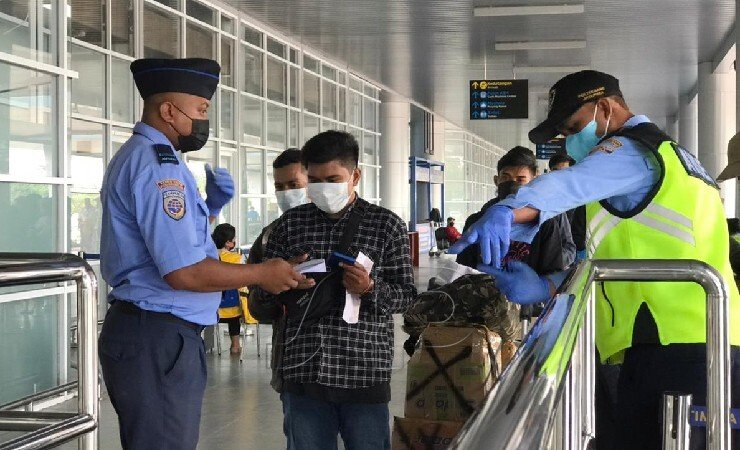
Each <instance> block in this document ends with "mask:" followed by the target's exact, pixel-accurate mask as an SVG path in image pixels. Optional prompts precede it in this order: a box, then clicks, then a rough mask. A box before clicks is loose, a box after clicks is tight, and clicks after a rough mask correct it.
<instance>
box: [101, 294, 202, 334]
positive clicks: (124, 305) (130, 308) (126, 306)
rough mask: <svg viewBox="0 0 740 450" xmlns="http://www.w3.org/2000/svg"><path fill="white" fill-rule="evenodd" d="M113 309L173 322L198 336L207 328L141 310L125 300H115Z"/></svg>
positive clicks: (169, 315) (160, 313) (175, 317)
mask: <svg viewBox="0 0 740 450" xmlns="http://www.w3.org/2000/svg"><path fill="white" fill-rule="evenodd" d="M113 308H117V309H118V310H119V311H121V312H122V313H124V314H127V315H130V316H136V317H141V316H142V315H143V314H146V317H151V318H153V319H156V320H164V321H166V322H172V323H175V324H177V325H182V326H184V327H187V328H190V329H191V330H193V331H195V332H196V333H198V334H200V332H201V331H203V328H205V327H204V326H202V325H198V324H197V323H193V322H188V321H187V320H185V319H181V318H179V317H177V316H175V315H172V314H170V313H163V312H156V311H147V310H144V309H141V308H139V307H138V306H136V305H134V304H133V303H131V302H127V301H125V300H115V301H114V302H113V304H112V305H111V309H113Z"/></svg>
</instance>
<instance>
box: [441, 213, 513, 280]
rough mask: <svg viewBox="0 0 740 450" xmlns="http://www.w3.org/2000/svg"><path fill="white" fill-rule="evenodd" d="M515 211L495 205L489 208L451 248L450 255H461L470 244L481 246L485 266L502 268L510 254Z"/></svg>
mask: <svg viewBox="0 0 740 450" xmlns="http://www.w3.org/2000/svg"><path fill="white" fill-rule="evenodd" d="M513 222H514V211H513V210H512V209H511V208H509V207H508V206H498V205H494V206H491V207H490V208H488V210H487V211H486V212H485V213H484V214H483V217H481V218H480V220H478V221H477V222H475V223H474V224H473V226H471V227H470V229H469V230H468V231H466V232H465V234H463V236H462V237H461V238H460V239H459V240H458V241H457V242H455V244H454V245H453V246H452V247H450V249H449V250H448V253H452V254H457V253H460V252H461V251H463V250H464V249H465V247H467V246H468V245H470V244H475V243H478V244H480V255H481V258H482V259H483V264H486V265H488V264H493V265H494V266H495V267H497V268H501V260H502V259H503V258H504V257H505V256H506V254H507V253H509V244H510V243H511V238H510V236H511V224H512V223H513Z"/></svg>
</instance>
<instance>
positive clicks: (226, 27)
mask: <svg viewBox="0 0 740 450" xmlns="http://www.w3.org/2000/svg"><path fill="white" fill-rule="evenodd" d="M221 30H222V31H224V32H226V33H229V34H234V19H232V18H231V17H229V16H225V15H223V14H221Z"/></svg>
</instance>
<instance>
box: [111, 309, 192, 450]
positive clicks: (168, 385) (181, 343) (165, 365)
mask: <svg viewBox="0 0 740 450" xmlns="http://www.w3.org/2000/svg"><path fill="white" fill-rule="evenodd" d="M191 325H192V324H191ZM99 354H100V364H101V366H102V369H103V379H104V380H105V385H106V388H107V389H108V394H109V395H110V399H111V403H112V404H113V408H114V409H115V410H116V413H117V414H118V424H119V427H120V437H121V446H122V447H123V448H124V450H128V449H135V450H194V449H195V448H196V446H197V444H198V433H199V428H200V414H201V405H202V403H203V394H204V392H205V386H206V363H205V348H204V345H203V339H202V338H201V337H200V332H199V331H198V329H197V327H194V326H185V325H182V324H178V323H175V322H173V321H166V320H162V319H161V318H158V317H155V315H153V314H151V313H147V312H146V311H141V314H140V315H134V314H131V312H130V311H129V312H128V313H127V312H125V311H124V308H123V307H122V306H121V302H115V303H114V304H113V305H112V306H111V308H110V309H109V310H108V314H107V315H106V317H105V322H104V323H103V329H102V331H101V333H100V340H99Z"/></svg>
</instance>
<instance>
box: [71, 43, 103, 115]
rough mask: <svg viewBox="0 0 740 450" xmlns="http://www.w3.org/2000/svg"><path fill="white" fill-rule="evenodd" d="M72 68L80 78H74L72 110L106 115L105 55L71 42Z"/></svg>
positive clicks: (86, 113) (87, 113) (85, 113)
mask: <svg viewBox="0 0 740 450" xmlns="http://www.w3.org/2000/svg"><path fill="white" fill-rule="evenodd" d="M69 56H70V63H71V67H72V70H76V71H77V73H78V74H79V78H76V79H73V80H72V103H71V109H72V112H76V113H80V114H84V115H86V116H92V117H105V55H104V54H102V53H98V52H96V51H94V50H90V49H87V48H85V47H81V46H79V45H74V44H69Z"/></svg>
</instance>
